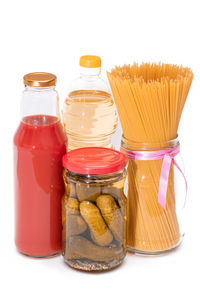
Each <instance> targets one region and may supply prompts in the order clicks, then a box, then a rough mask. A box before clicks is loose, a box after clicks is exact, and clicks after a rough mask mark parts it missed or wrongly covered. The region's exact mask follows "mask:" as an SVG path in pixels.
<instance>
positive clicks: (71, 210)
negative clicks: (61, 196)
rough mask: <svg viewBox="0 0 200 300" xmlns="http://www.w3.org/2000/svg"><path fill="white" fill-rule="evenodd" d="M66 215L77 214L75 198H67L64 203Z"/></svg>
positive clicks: (77, 202) (77, 203) (77, 205)
mask: <svg viewBox="0 0 200 300" xmlns="http://www.w3.org/2000/svg"><path fill="white" fill-rule="evenodd" d="M66 209H67V214H71V215H77V214H79V201H78V200H77V199H75V198H68V199H67V201H66Z"/></svg>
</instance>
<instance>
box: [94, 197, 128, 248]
mask: <svg viewBox="0 0 200 300" xmlns="http://www.w3.org/2000/svg"><path fill="white" fill-rule="evenodd" d="M96 204H97V206H98V208H99V209H100V211H101V214H102V216H103V218H104V220H105V221H106V224H107V225H108V227H109V228H110V230H111V232H112V233H113V235H114V237H115V239H116V240H117V241H118V242H122V239H123V218H122V215H121V213H120V209H119V207H118V205H117V203H116V202H115V199H114V198H113V197H112V196H111V195H101V196H99V197H98V198H97V200H96Z"/></svg>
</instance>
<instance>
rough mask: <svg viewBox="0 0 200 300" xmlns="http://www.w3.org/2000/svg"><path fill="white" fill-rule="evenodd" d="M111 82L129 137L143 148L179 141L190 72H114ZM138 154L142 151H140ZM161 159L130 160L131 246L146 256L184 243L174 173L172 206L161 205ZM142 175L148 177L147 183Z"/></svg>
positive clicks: (173, 68) (138, 68) (164, 68)
mask: <svg viewBox="0 0 200 300" xmlns="http://www.w3.org/2000/svg"><path fill="white" fill-rule="evenodd" d="M108 79H109V82H110V86H111V89H112V93H113V96H114V99H115V103H116V106H117V109H118V114H119V118H120V121H121V125H122V129H123V134H124V137H125V139H126V140H127V141H130V145H131V142H133V143H137V144H140V143H141V145H142V144H143V143H148V144H149V145H151V143H152V145H153V143H157V144H158V145H159V147H160V148H162V146H163V145H164V143H165V142H166V141H170V140H173V139H175V138H176V136H177V130H178V126H179V121H180V118H181V114H182V111H183V107H184V104H185V101H186V98H187V95H188V92H189V89H190V86H191V83H192V80H193V73H192V71H191V70H190V69H189V68H184V67H182V66H177V65H171V64H155V63H153V64H148V63H146V64H145V63H143V64H141V65H138V64H136V63H134V64H133V65H132V66H130V65H124V66H123V67H115V68H114V69H113V70H112V71H111V72H108ZM137 150H138V149H137ZM161 166H162V160H155V161H130V162H129V167H128V176H129V191H128V222H127V243H128V246H129V247H131V248H135V249H138V250H141V251H145V252H149V251H150V252H155V251H162V250H166V249H170V248H172V247H174V246H175V245H176V244H177V243H178V242H179V240H180V229H179V224H178V220H177V215H176V200H175V192H174V169H173V165H172V166H171V169H170V174H169V181H168V190H167V199H166V201H167V206H166V210H164V209H163V208H162V207H161V205H160V204H159V203H158V189H159V182H160V171H161ZM142 174H144V175H145V180H144V181H143V180H142V179H141V178H142V176H141V175H142Z"/></svg>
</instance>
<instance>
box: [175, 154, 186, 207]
mask: <svg viewBox="0 0 200 300" xmlns="http://www.w3.org/2000/svg"><path fill="white" fill-rule="evenodd" d="M173 164H174V165H175V166H176V167H177V169H178V170H179V172H180V173H181V175H182V176H183V179H184V181H185V191H186V192H185V201H184V204H183V208H184V207H185V204H186V198H187V191H188V184H187V180H186V177H185V175H184V173H183V171H182V170H181V168H180V167H179V165H178V164H177V163H176V162H175V160H174V159H173Z"/></svg>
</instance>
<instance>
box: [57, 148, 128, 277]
mask: <svg viewBox="0 0 200 300" xmlns="http://www.w3.org/2000/svg"><path fill="white" fill-rule="evenodd" d="M63 166H64V173H63V178H64V184H65V194H64V196H63V198H62V225H63V230H62V253H63V256H64V260H65V262H66V263H67V264H68V265H69V266H71V267H73V268H75V269H81V270H85V271H103V270H108V269H112V268H114V267H116V266H118V265H119V264H120V263H121V262H122V261H123V259H124V257H125V254H126V195H125V194H126V191H125V179H126V168H125V167H126V158H125V156H124V155H123V154H122V153H120V152H118V151H115V150H113V149H106V148H100V147H91V148H81V149H76V150H72V151H70V152H68V153H67V154H65V155H64V157H63Z"/></svg>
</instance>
